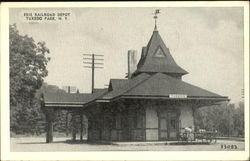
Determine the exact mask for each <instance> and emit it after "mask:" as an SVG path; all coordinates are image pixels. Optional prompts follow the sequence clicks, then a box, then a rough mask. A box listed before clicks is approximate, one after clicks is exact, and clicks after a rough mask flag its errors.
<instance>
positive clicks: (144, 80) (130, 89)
mask: <svg viewBox="0 0 250 161" xmlns="http://www.w3.org/2000/svg"><path fill="white" fill-rule="evenodd" d="M143 74H144V75H145V76H149V78H150V75H149V74H147V73H143ZM138 76H139V75H138ZM135 78H136V77H135ZM147 79H148V78H145V79H144V80H142V81H140V82H138V83H137V84H135V85H134V86H131V87H130V88H129V89H127V90H125V91H124V92H123V93H122V94H121V95H123V94H124V93H126V92H128V91H129V90H131V89H133V88H134V87H136V86H137V85H139V84H140V83H141V82H143V81H145V80H147ZM131 80H132V79H128V81H131Z"/></svg>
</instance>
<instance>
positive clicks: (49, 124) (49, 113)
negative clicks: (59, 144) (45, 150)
mask: <svg viewBox="0 0 250 161" xmlns="http://www.w3.org/2000/svg"><path fill="white" fill-rule="evenodd" d="M45 115H46V143H52V142H53V115H54V110H53V109H46V111H45Z"/></svg>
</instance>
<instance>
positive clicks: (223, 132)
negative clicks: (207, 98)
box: [195, 102, 244, 137]
mask: <svg viewBox="0 0 250 161" xmlns="http://www.w3.org/2000/svg"><path fill="white" fill-rule="evenodd" d="M195 122H196V126H199V128H202V129H206V130H217V131H218V133H219V135H220V136H241V137H242V136H244V103H243V102H240V103H239V107H237V106H236V105H235V104H227V103H222V104H221V105H214V106H210V107H202V108H199V109H198V110H197V111H196V114H195Z"/></svg>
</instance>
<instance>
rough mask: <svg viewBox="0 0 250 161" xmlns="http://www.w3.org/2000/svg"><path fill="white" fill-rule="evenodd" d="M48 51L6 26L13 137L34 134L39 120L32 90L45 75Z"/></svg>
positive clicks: (43, 44)
mask: <svg viewBox="0 0 250 161" xmlns="http://www.w3.org/2000/svg"><path fill="white" fill-rule="evenodd" d="M48 53H49V49H48V48H47V47H46V46H45V42H38V43H35V41H34V40H33V38H32V37H29V36H28V35H24V36H23V35H20V34H19V31H18V30H17V27H16V25H15V24H14V25H10V26H9V71H10V73H9V74H10V118H11V119H10V128H11V131H13V132H15V133H17V134H19V133H20V134H23V133H35V131H37V130H36V128H37V126H36V123H37V122H39V121H40V120H42V116H41V114H40V112H41V111H40V108H39V101H38V100H36V99H35V98H36V90H37V89H39V88H40V87H41V86H42V83H43V79H44V77H46V76H47V75H48V71H47V69H46V66H47V63H48V61H49V59H50V58H49V57H47V54H48Z"/></svg>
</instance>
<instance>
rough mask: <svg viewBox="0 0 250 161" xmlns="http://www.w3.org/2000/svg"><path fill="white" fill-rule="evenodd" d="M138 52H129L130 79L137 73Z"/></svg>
mask: <svg viewBox="0 0 250 161" xmlns="http://www.w3.org/2000/svg"><path fill="white" fill-rule="evenodd" d="M136 56H137V51H136V50H129V51H128V79H130V78H131V76H132V74H133V73H134V72H135V70H136V68H137V58H136Z"/></svg>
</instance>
